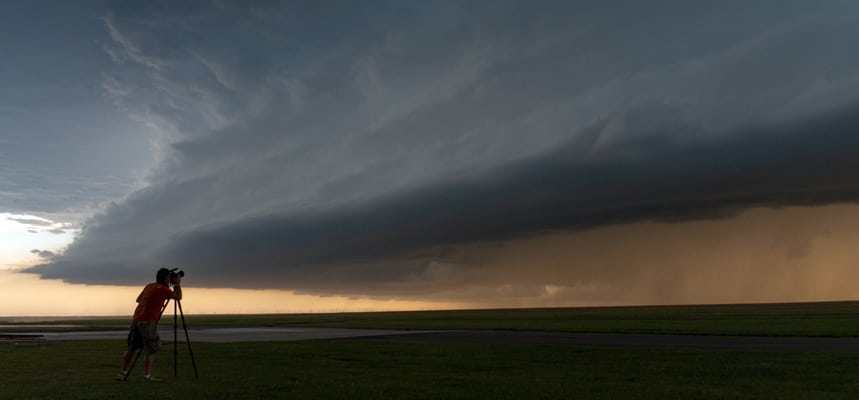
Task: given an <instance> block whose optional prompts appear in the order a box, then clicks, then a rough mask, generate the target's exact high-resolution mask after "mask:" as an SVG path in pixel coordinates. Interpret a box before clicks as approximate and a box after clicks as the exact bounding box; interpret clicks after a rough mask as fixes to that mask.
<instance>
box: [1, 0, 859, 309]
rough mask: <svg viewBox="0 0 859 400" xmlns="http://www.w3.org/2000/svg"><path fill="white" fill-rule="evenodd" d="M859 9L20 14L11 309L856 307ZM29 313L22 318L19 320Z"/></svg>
mask: <svg viewBox="0 0 859 400" xmlns="http://www.w3.org/2000/svg"><path fill="white" fill-rule="evenodd" d="M857 40H859V4H857V3H856V2H854V1H848V0H845V1H839V0H832V1H826V2H819V1H790V0H778V1H763V0H760V1H722V2H711V1H685V0H672V1H649V2H640V1H621V0H616V1H575V2H557V1H469V2H455V1H434V2H422V1H368V2H349V1H342V2H341V1H321V2H300V1H296V2H291V1H272V2H266V1H261V2H252V3H247V2H228V1H213V2H203V1H193V2H180V3H177V2H169V1H163V2H161V1H151V2H121V1H81V2H63V1H12V2H6V3H4V4H3V5H2V6H0V51H2V54H3V60H4V61H3V62H2V63H0V239H2V241H0V281H3V282H8V283H10V284H11V285H12V286H14V287H15V290H12V291H5V292H4V293H0V300H2V301H0V315H121V314H126V313H130V311H131V307H133V305H134V304H133V302H132V301H131V299H133V298H134V297H135V296H136V293H137V292H138V291H139V290H140V287H142V286H143V285H144V284H146V283H147V282H149V281H151V280H152V279H153V277H154V273H155V271H156V270H157V269H158V268H160V267H165V266H168V267H171V268H172V267H178V268H181V269H182V270H184V271H185V272H186V276H187V277H186V280H185V281H184V285H183V286H185V287H186V300H185V301H184V302H185V303H186V305H185V309H186V310H187V311H188V312H189V313H194V312H200V313H215V312H231V313H245V312H324V311H366V310H389V309H438V308H488V307H489V308H496V307H547V306H594V305H597V306H599V305H633V304H689V303H695V304H699V303H738V302H784V301H829V300H855V299H857V298H859V289H855V288H854V287H857V286H856V285H853V284H852V283H854V282H856V281H857V278H859V269H858V268H859V251H857V250H854V249H853V248H854V245H853V244H854V243H856V242H857V241H856V239H859V228H857V222H859V206H857V200H859V158H857V157H856V156H855V154H856V153H857V150H859V53H857V52H856V51H855V49H854V48H855V46H854V43H856V41H857ZM22 300H23V301H22Z"/></svg>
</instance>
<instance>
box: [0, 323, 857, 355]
mask: <svg viewBox="0 0 859 400" xmlns="http://www.w3.org/2000/svg"><path fill="white" fill-rule="evenodd" d="M177 333H178V338H179V341H180V342H184V341H185V337H184V331H182V330H181V328H180V330H179V331H178V332H177ZM160 334H161V338H162V339H163V340H165V341H172V339H173V329H172V327H169V328H168V327H164V328H162V329H161V330H160ZM125 335H126V332H123V331H96V332H31V333H9V334H4V333H2V332H0V340H2V339H6V340H15V341H19V340H46V341H70V340H99V339H111V340H117V339H119V340H122V339H125ZM188 335H189V336H190V338H191V341H192V342H220V343H224V342H248V341H295V340H318V339H358V340H374V341H399V342H413V343H483V344H514V345H518V344H524V345H533V344H538V345H565V346H598V347H691V348H703V349H713V350H786V351H843V352H859V338H828V337H758V336H697V335H659V334H619V333H572V332H520V331H402V330H385V329H336V328H218V329H189V330H188Z"/></svg>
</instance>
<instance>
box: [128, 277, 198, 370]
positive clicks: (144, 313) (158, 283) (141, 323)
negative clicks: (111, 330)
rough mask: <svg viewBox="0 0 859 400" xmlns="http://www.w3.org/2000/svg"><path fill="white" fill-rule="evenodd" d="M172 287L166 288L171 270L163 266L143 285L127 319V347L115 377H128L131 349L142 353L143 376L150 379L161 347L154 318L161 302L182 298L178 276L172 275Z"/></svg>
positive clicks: (160, 310) (157, 316)
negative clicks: (150, 281)
mask: <svg viewBox="0 0 859 400" xmlns="http://www.w3.org/2000/svg"><path fill="white" fill-rule="evenodd" d="M172 279H173V281H172V283H173V290H170V283H171V273H170V270H168V269H167V268H161V269H159V270H158V273H156V274H155V282H152V283H150V284H148V285H146V287H144V288H143V291H142V292H140V295H139V296H137V308H136V309H135V310H134V317H133V318H132V319H131V330H130V331H129V332H128V349H127V350H126V351H125V354H124V355H123V356H122V366H121V368H120V371H119V375H117V377H116V380H122V381H124V380H126V379H127V378H128V368H129V366H130V365H131V361H132V358H133V357H134V352H135V351H136V350H138V349H141V348H142V349H143V354H145V355H146V357H145V358H144V361H143V379H144V380H146V381H154V380H155V379H153V378H152V364H153V363H154V362H155V353H157V352H158V350H159V349H160V348H161V338H160V337H159V336H158V320H160V319H161V313H162V310H163V309H164V302H165V301H167V300H170V299H174V300H181V299H182V287H181V286H180V283H181V282H182V277H181V276H179V275H176V274H173V275H172Z"/></svg>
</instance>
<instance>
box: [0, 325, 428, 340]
mask: <svg viewBox="0 0 859 400" xmlns="http://www.w3.org/2000/svg"><path fill="white" fill-rule="evenodd" d="M158 331H159V332H158V333H159V335H161V339H162V340H165V341H172V340H173V327H172V326H170V327H166V326H165V327H161V328H160V329H159V330H158ZM428 332H431V331H403V330H386V329H337V328H211V329H188V336H189V337H190V339H191V342H192V343H193V342H217V343H226V342H265V341H294V340H313V339H342V338H357V337H371V336H381V335H399V336H402V335H408V334H412V333H414V334H419V333H428ZM176 334H177V336H178V341H179V342H184V341H185V331H184V330H182V328H179V329H178V330H177V332H176ZM126 335H128V331H89V332H87V331H80V332H15V333H8V334H6V333H2V332H0V339H4V338H5V339H6V340H27V339H29V340H47V341H73V340H105V339H106V340H114V339H121V340H124V339H125V338H126Z"/></svg>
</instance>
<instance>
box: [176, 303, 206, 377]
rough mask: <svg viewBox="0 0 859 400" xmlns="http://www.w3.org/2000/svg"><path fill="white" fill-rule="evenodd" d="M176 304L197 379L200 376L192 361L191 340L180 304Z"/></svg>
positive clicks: (194, 362) (192, 360)
mask: <svg viewBox="0 0 859 400" xmlns="http://www.w3.org/2000/svg"><path fill="white" fill-rule="evenodd" d="M176 304H177V305H179V315H180V316H181V317H182V329H184V330H185V343H187V344H188V354H190V355H191V365H192V366H193V367H194V377H195V378H198V379H199V378H200V375H198V374H197V362H196V361H194V351H193V350H191V338H190V337H189V336H188V325H187V324H185V313H184V312H182V303H181V302H180V301H179V300H176ZM174 332H175V331H174ZM174 335H175V333H174Z"/></svg>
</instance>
